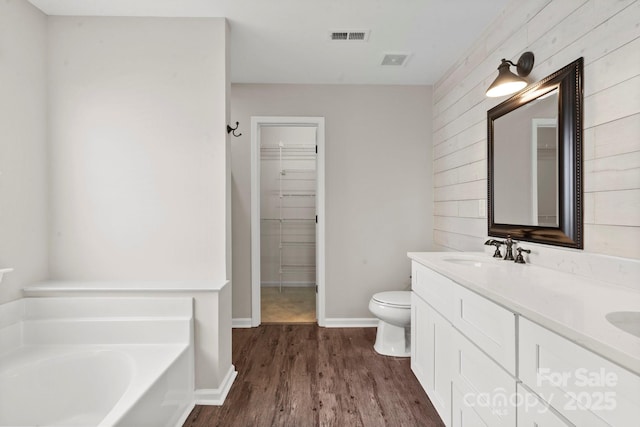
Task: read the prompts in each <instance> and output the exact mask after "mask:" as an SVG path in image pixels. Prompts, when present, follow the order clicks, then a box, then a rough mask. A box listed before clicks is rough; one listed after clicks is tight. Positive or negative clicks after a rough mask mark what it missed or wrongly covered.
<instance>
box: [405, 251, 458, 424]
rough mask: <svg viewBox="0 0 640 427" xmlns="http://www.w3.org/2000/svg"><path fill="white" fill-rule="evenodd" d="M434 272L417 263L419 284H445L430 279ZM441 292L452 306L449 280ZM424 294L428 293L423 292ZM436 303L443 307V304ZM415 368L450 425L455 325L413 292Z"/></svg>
mask: <svg viewBox="0 0 640 427" xmlns="http://www.w3.org/2000/svg"><path fill="white" fill-rule="evenodd" d="M433 274H434V273H433V272H432V271H431V270H428V269H426V268H425V267H422V266H420V265H417V264H415V263H414V270H413V273H412V276H413V278H414V284H415V285H416V286H415V287H417V288H420V289H422V290H423V291H424V290H426V289H427V288H429V292H431V291H433V290H434V289H437V288H439V287H440V286H441V285H443V283H442V282H438V281H437V278H436V281H435V283H434V285H433V286H429V285H428V283H429V281H428V279H433V277H432V275H433ZM445 285H446V286H444V287H442V288H441V289H440V290H441V291H442V292H441V293H439V294H437V295H438V297H437V300H438V301H443V300H445V301H447V303H446V306H447V307H450V305H451V301H452V295H451V294H450V293H449V292H448V291H447V287H448V286H450V285H449V284H446V283H445ZM421 294H422V295H424V293H421ZM436 305H439V306H440V307H442V304H438V303H437V302H436ZM411 325H412V328H411V342H412V345H411V369H412V370H413V372H414V374H415V375H416V378H418V381H420V384H421V385H422V388H424V390H425V391H426V392H427V394H428V395H429V398H430V399H431V402H432V403H433V406H434V407H435V408H436V411H438V415H440V418H442V420H443V422H444V423H445V424H446V425H450V418H451V337H452V327H451V324H450V323H449V321H448V320H447V319H446V318H445V317H444V316H443V315H441V314H440V313H439V312H438V311H437V310H436V309H435V308H433V307H432V306H431V305H429V304H428V303H427V302H426V301H425V300H424V299H423V298H422V297H421V296H420V295H419V294H418V293H416V292H414V293H412V295H411Z"/></svg>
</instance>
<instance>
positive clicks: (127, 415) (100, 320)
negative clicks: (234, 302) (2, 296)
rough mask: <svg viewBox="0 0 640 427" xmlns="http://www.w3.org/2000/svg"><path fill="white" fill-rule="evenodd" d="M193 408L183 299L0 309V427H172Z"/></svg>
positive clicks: (188, 320) (188, 305)
mask: <svg viewBox="0 0 640 427" xmlns="http://www.w3.org/2000/svg"><path fill="white" fill-rule="evenodd" d="M192 406H193V323H192V300H191V299H190V298H26V299H23V300H19V301H15V302H12V303H9V304H5V305H2V306H0V426H84V427H88V426H99V427H106V426H118V427H128V426H131V427H143V426H150V427H151V426H153V427H156V426H157V427H161V426H167V427H173V426H179V425H181V424H182V422H183V421H184V419H185V418H186V416H187V415H188V413H189V411H190V410H191V408H192Z"/></svg>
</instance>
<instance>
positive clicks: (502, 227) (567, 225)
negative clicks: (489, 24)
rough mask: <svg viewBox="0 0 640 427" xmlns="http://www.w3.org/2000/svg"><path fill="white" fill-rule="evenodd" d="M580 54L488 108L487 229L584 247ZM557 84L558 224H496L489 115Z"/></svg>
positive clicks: (501, 234)
mask: <svg viewBox="0 0 640 427" xmlns="http://www.w3.org/2000/svg"><path fill="white" fill-rule="evenodd" d="M582 86H583V58H579V59H577V60H575V61H574V62H572V63H571V64H569V65H567V66H565V67H563V68H561V69H560V70H558V71H556V72H555V73H553V74H551V75H549V76H547V77H545V78H544V79H542V80H540V81H539V82H537V83H535V84H533V85H531V86H529V87H528V88H527V89H524V90H522V91H520V92H518V93H517V94H515V95H514V96H512V97H511V98H509V99H507V100H506V101H504V102H502V103H501V104H498V105H496V106H495V107H493V108H492V109H490V110H489V111H488V112H487V127H488V135H487V138H488V140H487V142H488V144H487V145H488V157H487V159H488V164H487V172H488V180H487V181H488V182H487V185H488V212H487V214H488V215H487V220H488V226H489V227H488V234H489V236H495V237H507V236H511V237H512V238H513V239H515V240H523V241H527V242H535V243H544V244H547V245H554V246H565V247H570V248H577V249H582V248H583V224H582V222H583V218H582V210H583V201H582V173H583V171H582V114H583V113H582V111H583V110H582V103H583V90H582ZM556 88H557V89H558V167H559V171H558V224H559V226H558V227H541V226H535V225H522V224H499V223H496V222H495V220H494V217H495V209H494V185H493V177H494V167H493V159H494V154H493V149H494V135H493V128H494V120H496V119H498V118H500V117H502V116H504V115H506V114H508V113H509V112H511V111H513V110H515V109H516V108H519V107H521V106H523V105H525V104H527V103H529V102H531V101H534V100H535V99H538V98H540V97H541V96H542V95H545V94H546V93H548V92H550V91H552V90H554V89H556Z"/></svg>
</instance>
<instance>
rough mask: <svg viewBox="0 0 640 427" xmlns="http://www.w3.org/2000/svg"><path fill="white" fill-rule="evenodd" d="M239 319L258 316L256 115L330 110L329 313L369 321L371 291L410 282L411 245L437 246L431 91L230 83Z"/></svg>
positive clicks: (321, 114) (327, 189)
mask: <svg viewBox="0 0 640 427" xmlns="http://www.w3.org/2000/svg"><path fill="white" fill-rule="evenodd" d="M231 113H232V115H231V120H232V121H233V122H235V121H236V120H238V121H239V122H240V127H241V129H240V130H241V131H242V136H241V137H239V138H233V141H232V142H231V144H232V175H233V177H232V180H233V182H232V185H233V261H234V264H233V278H234V285H233V317H234V318H248V317H250V315H251V280H250V271H251V269H250V241H251V238H250V232H251V230H250V212H251V211H250V208H251V207H250V173H251V168H250V137H251V135H250V132H249V125H250V117H251V116H318V117H325V120H326V122H325V126H326V127H325V130H326V148H325V150H326V159H325V162H326V163H325V169H326V172H325V173H326V181H325V186H326V187H325V192H326V316H327V318H370V317H372V315H371V314H370V313H369V311H368V308H367V304H368V302H369V299H370V298H371V295H372V294H373V293H375V292H379V291H383V290H394V289H403V288H405V287H407V286H408V285H409V274H410V263H409V260H408V258H407V257H406V252H407V251H414V250H417V251H420V250H429V249H431V240H432V239H431V232H432V227H431V218H432V184H431V139H430V135H431V134H432V132H431V120H430V117H431V88H430V87H427V86H351V85H339V86H332V85H326V86H325V85H250V84H236V85H232V88H231Z"/></svg>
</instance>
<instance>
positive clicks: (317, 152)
mask: <svg viewBox="0 0 640 427" xmlns="http://www.w3.org/2000/svg"><path fill="white" fill-rule="evenodd" d="M316 154H318V146H317V145H316Z"/></svg>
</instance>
